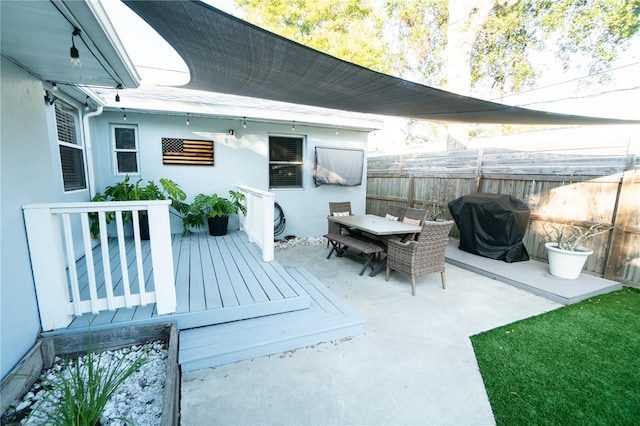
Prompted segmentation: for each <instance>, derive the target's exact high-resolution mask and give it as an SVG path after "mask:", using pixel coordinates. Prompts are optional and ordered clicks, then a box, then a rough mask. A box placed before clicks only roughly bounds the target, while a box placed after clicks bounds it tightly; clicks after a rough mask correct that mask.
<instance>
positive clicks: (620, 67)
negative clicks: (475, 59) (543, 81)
mask: <svg viewBox="0 0 640 426" xmlns="http://www.w3.org/2000/svg"><path fill="white" fill-rule="evenodd" d="M639 64H640V62H633V63H631V64H626V65H621V66H619V67H616V68H612V69H609V70H604V71H600V72H597V73H594V74H589V75H586V76H582V77H576V78H572V79H569V80H565V81H560V82H558V83H552V84H548V85H546V86H540V87H536V88H533V89H529V90H523V91H521V92H517V93H511V94H509V95H504V96H500V97H498V98H492V99H491V100H492V101H493V100H497V99H504V98H508V97H511V96H519V95H522V94H525V93H531V92H536V91H538V90H543V89H548V88H550V87H555V86H560V85H562V84H567V83H573V82H575V81H579V80H585V79H587V78H590V77H594V76H596V75H599V74H606V73H609V72H612V71H618V70H621V69H623V68H628V67H632V66H635V65H639Z"/></svg>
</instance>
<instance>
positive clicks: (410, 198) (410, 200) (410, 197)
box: [407, 174, 416, 207]
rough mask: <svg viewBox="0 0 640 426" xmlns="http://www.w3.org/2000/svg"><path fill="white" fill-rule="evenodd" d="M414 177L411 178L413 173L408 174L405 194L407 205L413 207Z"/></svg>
mask: <svg viewBox="0 0 640 426" xmlns="http://www.w3.org/2000/svg"><path fill="white" fill-rule="evenodd" d="M414 185H415V179H414V178H413V174H411V175H409V193H408V194H407V205H408V206H409V207H413V202H414V200H413V197H414V196H415V193H416V189H415V187H414Z"/></svg>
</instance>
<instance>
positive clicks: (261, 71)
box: [125, 1, 635, 125]
mask: <svg viewBox="0 0 640 426" xmlns="http://www.w3.org/2000/svg"><path fill="white" fill-rule="evenodd" d="M125 3H126V4H127V5H128V6H129V7H130V8H131V9H132V10H133V11H135V12H136V13H137V14H138V15H140V16H141V17H142V18H143V19H144V20H145V21H147V23H149V25H151V26H152V27H153V28H154V29H155V30H156V31H157V32H158V33H159V34H160V35H161V36H162V37H164V38H165V40H166V41H167V42H168V43H169V44H171V45H172V46H173V48H174V49H175V50H176V51H177V52H178V53H179V54H180V55H181V56H182V58H183V60H184V61H185V62H186V64H187V66H188V67H189V71H190V73H191V81H190V82H189V83H188V84H187V85H186V86H185V87H186V88H189V89H196V90H205V91H212V92H220V93H228V94H232V95H239V96H249V97H254V98H262V99H269V100H274V101H282V102H290V103H294V104H302V105H311V106H317V107H324V108H332V109H339V110H344V111H352V112H360V113H369V114H380V115H390V116H397V117H406V118H413V119H419V120H431V121H439V122H464V123H505V124H549V125H551V124H630V123H635V121H625V120H615V119H607V118H595V117H583V116H575V115H564V114H557V113H551V112H544V111H536V110H530V109H526V108H519V107H514V106H509V105H503V104H499V103H494V102H488V101H483V100H480V99H476V98H471V97H467V96H462V95H457V94H454V93H450V92H446V91H443V90H439V89H435V88H432V87H428V86H424V85H421V84H418V83H413V82H410V81H406V80H402V79H400V78H396V77H392V76H389V75H386V74H382V73H378V72H375V71H372V70H370V69H367V68H363V67H361V66H359V65H355V64H352V63H349V62H346V61H343V60H340V59H337V58H335V57H333V56H329V55H327V54H324V53H322V52H319V51H316V50H313V49H310V48H308V47H306V46H303V45H301V44H299V43H296V42H294V41H291V40H287V39H285V38H283V37H281V36H279V35H276V34H273V33H270V32H268V31H265V30H263V29H261V28H259V27H256V26H255V25H252V24H250V23H248V22H246V21H243V20H241V19H238V18H236V17H234V16H232V15H229V14H227V13H224V12H222V11H220V10H218V9H215V8H213V7H211V6H209V5H207V4H205V3H202V2H199V1H125Z"/></svg>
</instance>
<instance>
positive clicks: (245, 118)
mask: <svg viewBox="0 0 640 426" xmlns="http://www.w3.org/2000/svg"><path fill="white" fill-rule="evenodd" d="M242 126H243V127H244V128H245V129H246V128H247V117H242Z"/></svg>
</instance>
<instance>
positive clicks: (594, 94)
mask: <svg viewBox="0 0 640 426" xmlns="http://www.w3.org/2000/svg"><path fill="white" fill-rule="evenodd" d="M638 89H640V86H635V87H627V88H624V89H614V90H605V91H604V92H599V93H591V94H589V95H585V96H568V97H566V98H558V99H553V100H550V101H538V102H529V103H526V104H517V105H514V106H520V107H522V106H527V105H537V104H549V103H553V102H559V101H568V100H571V99H586V98H594V97H596V96H601V95H606V94H608V93H615V92H630V91H632V90H638Z"/></svg>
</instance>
